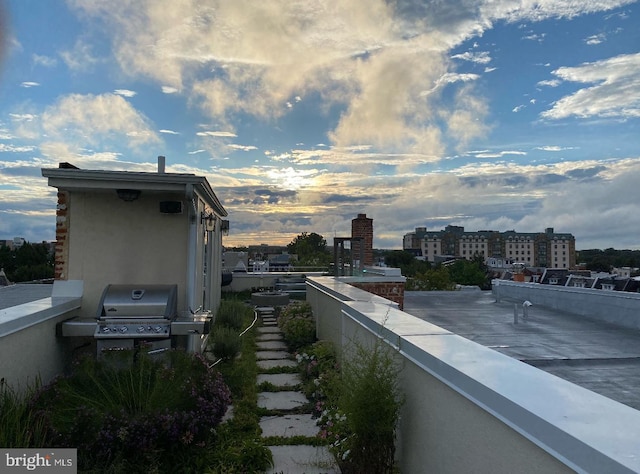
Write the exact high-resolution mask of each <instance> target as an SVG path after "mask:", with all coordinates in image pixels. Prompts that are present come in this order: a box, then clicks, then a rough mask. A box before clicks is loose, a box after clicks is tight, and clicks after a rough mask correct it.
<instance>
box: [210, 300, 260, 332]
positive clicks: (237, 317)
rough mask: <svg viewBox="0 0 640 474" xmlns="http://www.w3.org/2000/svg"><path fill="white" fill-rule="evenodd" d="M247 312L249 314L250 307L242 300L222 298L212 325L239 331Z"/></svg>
mask: <svg viewBox="0 0 640 474" xmlns="http://www.w3.org/2000/svg"><path fill="white" fill-rule="evenodd" d="M248 314H251V308H250V307H249V306H247V305H246V304H245V303H243V302H242V301H239V300H234V299H227V300H222V301H221V302H220V307H219V308H218V311H217V313H216V317H215V323H214V326H216V327H220V326H225V327H230V328H233V329H236V330H238V331H239V330H240V329H242V327H243V325H244V321H245V319H246V317H247V315H248Z"/></svg>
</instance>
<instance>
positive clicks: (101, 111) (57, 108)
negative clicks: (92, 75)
mask: <svg viewBox="0 0 640 474" xmlns="http://www.w3.org/2000/svg"><path fill="white" fill-rule="evenodd" d="M41 126H42V129H43V130H44V132H45V133H46V134H47V135H48V136H49V137H51V138H52V139H54V140H55V139H57V138H59V139H65V140H70V141H74V142H76V143H86V144H98V143H102V142H104V141H108V140H111V139H113V140H116V141H118V140H121V139H122V138H125V137H127V141H128V144H129V145H130V146H133V147H137V146H140V145H143V144H149V143H158V142H159V141H160V139H159V137H158V136H157V135H156V133H155V132H154V131H153V129H152V127H151V125H150V123H149V121H148V120H147V118H146V117H144V116H143V115H142V114H140V113H139V112H138V111H137V110H136V109H134V108H133V107H132V106H131V104H130V103H129V102H127V101H126V100H125V99H123V98H122V97H120V96H118V95H114V94H102V95H91V94H88V95H81V94H71V95H67V96H63V97H62V98H60V99H59V100H58V101H57V102H56V103H55V104H53V105H51V106H49V107H47V108H46V109H45V111H44V113H43V114H42V116H41Z"/></svg>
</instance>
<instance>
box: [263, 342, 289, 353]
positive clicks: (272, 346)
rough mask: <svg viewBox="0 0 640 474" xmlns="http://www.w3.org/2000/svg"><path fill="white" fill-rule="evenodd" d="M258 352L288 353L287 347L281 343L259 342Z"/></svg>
mask: <svg viewBox="0 0 640 474" xmlns="http://www.w3.org/2000/svg"><path fill="white" fill-rule="evenodd" d="M256 345H257V346H258V350H260V349H262V350H272V351H286V350H287V345H286V344H285V343H284V342H281V341H259V342H257V343H256Z"/></svg>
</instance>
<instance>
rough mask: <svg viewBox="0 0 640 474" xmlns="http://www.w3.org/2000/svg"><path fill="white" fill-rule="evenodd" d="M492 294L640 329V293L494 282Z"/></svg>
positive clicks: (497, 297)
mask: <svg viewBox="0 0 640 474" xmlns="http://www.w3.org/2000/svg"><path fill="white" fill-rule="evenodd" d="M492 292H493V295H494V296H495V298H496V299H497V300H498V301H500V300H513V301H516V302H519V303H521V302H524V301H530V302H531V303H533V304H534V305H540V306H545V307H547V308H552V309H554V310H558V311H563V312H566V313H570V314H575V315H578V316H585V317H588V318H593V319H598V320H601V321H606V322H609V323H612V324H616V325H618V326H621V327H626V328H631V329H640V293H629V292H623V291H607V290H597V289H591V288H573V287H572V288H569V287H565V286H556V285H542V284H539V283H520V282H513V281H505V280H493V285H492Z"/></svg>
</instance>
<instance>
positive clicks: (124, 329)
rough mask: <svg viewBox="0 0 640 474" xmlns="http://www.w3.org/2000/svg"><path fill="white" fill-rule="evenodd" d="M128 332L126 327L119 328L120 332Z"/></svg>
mask: <svg viewBox="0 0 640 474" xmlns="http://www.w3.org/2000/svg"><path fill="white" fill-rule="evenodd" d="M128 330H129V328H128V327H127V326H121V327H120V332H123V333H124V332H127V331H128Z"/></svg>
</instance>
